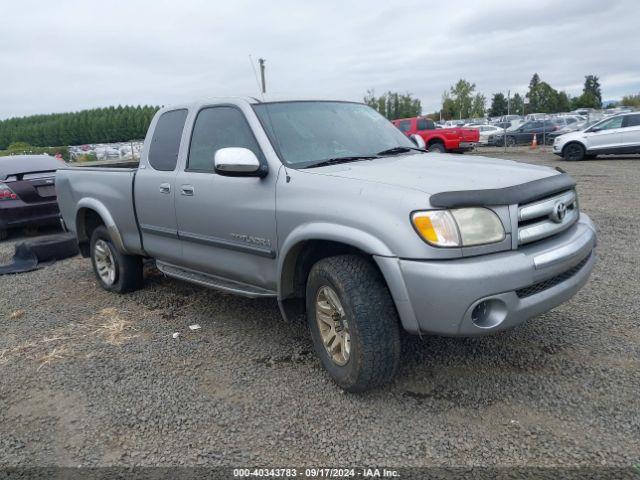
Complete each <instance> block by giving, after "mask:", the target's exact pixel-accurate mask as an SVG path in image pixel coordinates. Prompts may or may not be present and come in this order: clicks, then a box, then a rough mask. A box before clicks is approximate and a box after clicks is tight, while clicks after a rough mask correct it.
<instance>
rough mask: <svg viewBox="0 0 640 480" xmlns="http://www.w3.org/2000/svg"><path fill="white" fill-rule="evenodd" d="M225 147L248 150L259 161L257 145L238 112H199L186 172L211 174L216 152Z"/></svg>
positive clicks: (230, 109) (228, 109)
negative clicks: (195, 171) (193, 171)
mask: <svg viewBox="0 0 640 480" xmlns="http://www.w3.org/2000/svg"><path fill="white" fill-rule="evenodd" d="M227 147H242V148H248V149H249V150H251V151H252V152H253V153H255V155H256V157H258V159H259V160H260V161H263V157H262V152H261V151H260V147H259V146H258V142H257V141H256V139H255V137H254V136H253V132H252V131H251V128H250V127H249V124H248V123H247V120H246V119H245V118H244V115H243V114H242V112H241V111H240V110H238V109H237V108H233V107H210V108H205V109H203V110H201V111H200V113H198V117H197V118H196V123H195V125H194V127H193V133H192V134H191V146H190V147H189V160H188V163H187V169H188V170H197V171H205V172H213V160H214V157H215V154H216V152H217V151H218V150H220V149H221V148H227Z"/></svg>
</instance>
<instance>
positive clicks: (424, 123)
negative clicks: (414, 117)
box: [418, 118, 436, 130]
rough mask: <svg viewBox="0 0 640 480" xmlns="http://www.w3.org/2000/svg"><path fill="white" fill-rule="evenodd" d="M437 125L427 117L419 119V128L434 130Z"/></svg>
mask: <svg viewBox="0 0 640 480" xmlns="http://www.w3.org/2000/svg"><path fill="white" fill-rule="evenodd" d="M435 128H436V125H435V124H434V123H433V122H432V121H431V120H429V119H427V118H419V119H418V130H434V129H435Z"/></svg>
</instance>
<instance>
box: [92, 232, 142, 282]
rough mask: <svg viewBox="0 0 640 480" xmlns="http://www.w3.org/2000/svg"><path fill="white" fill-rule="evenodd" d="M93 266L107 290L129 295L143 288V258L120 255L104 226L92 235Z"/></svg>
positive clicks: (97, 276)
mask: <svg viewBox="0 0 640 480" xmlns="http://www.w3.org/2000/svg"><path fill="white" fill-rule="evenodd" d="M91 264H92V265H93V272H94V273H95V275H96V278H97V279H98V283H99V284H100V286H101V287H102V288H104V289H105V290H108V291H110V292H116V293H127V292H132V291H134V290H137V289H139V288H140V287H142V283H143V278H142V258H141V257H139V256H137V255H124V254H122V253H120V252H119V251H118V249H117V248H116V247H115V246H114V245H113V242H112V241H111V237H110V236H109V232H108V231H107V229H106V228H105V227H104V226H103V225H101V226H99V227H97V228H96V229H95V230H94V231H93V234H92V235H91Z"/></svg>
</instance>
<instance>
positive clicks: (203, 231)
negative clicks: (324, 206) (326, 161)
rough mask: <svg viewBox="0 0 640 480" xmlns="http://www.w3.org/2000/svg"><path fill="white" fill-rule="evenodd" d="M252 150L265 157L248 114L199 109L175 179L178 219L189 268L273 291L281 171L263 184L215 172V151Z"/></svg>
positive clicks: (225, 107) (261, 180)
mask: <svg viewBox="0 0 640 480" xmlns="http://www.w3.org/2000/svg"><path fill="white" fill-rule="evenodd" d="M226 147H243V148H248V149H249V150H251V151H252V152H253V153H255V155H256V157H257V158H258V159H259V160H260V161H261V162H266V159H265V157H264V154H263V153H262V150H261V149H260V147H259V145H258V142H257V140H256V139H255V137H254V135H253V132H252V130H251V127H250V126H249V124H248V123H247V120H246V118H245V116H244V113H243V112H242V111H241V110H240V109H239V108H237V107H234V106H230V105H222V106H211V107H206V108H203V109H201V110H200V111H199V112H198V115H197V117H196V120H195V123H194V126H193V131H192V133H191V144H190V146H189V153H188V157H187V161H186V168H184V169H183V170H182V171H180V172H178V175H177V177H176V216H177V221H178V235H179V237H180V243H181V244H182V254H183V260H182V265H184V266H185V267H187V268H189V269H192V270H195V271H198V272H202V273H205V274H209V275H215V276H217V277H222V278H224V279H227V280H233V281H237V282H243V283H245V284H248V285H251V286H254V287H260V288H263V289H268V290H275V289H276V286H277V275H276V271H277V268H276V260H275V256H276V254H275V252H276V246H277V245H276V241H277V239H276V220H275V208H276V203H275V202H276V197H275V193H276V190H275V182H276V178H277V175H278V172H277V171H271V172H269V174H268V175H267V176H266V177H264V178H259V177H243V176H224V175H220V174H218V173H216V172H215V171H214V157H215V153H216V151H218V150H219V149H221V148H226Z"/></svg>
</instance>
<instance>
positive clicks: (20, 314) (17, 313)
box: [9, 310, 27, 320]
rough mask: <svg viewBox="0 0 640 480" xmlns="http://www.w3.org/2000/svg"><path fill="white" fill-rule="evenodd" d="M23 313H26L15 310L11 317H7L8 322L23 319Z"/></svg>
mask: <svg viewBox="0 0 640 480" xmlns="http://www.w3.org/2000/svg"><path fill="white" fill-rule="evenodd" d="M25 313H27V312H25V311H24V310H16V311H14V312H13V313H12V314H11V315H9V320H18V319H19V318H22V317H24V315H25Z"/></svg>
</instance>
